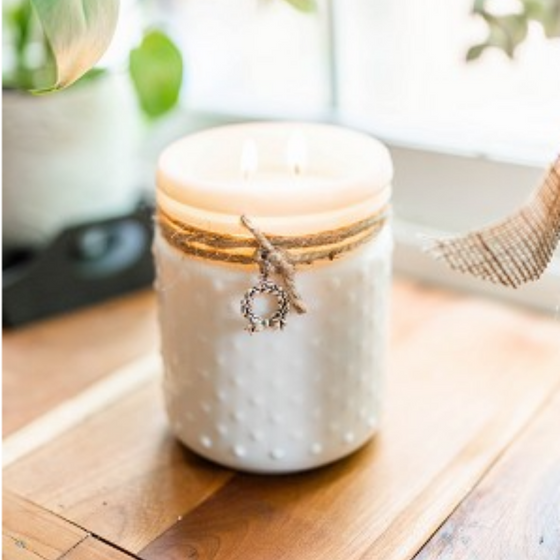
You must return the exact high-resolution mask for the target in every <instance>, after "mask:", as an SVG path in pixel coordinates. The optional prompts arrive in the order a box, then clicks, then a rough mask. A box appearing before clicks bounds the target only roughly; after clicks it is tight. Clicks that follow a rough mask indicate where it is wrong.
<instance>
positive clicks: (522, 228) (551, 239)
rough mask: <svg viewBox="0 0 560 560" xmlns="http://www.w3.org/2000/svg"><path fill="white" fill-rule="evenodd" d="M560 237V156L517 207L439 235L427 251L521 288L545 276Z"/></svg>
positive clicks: (484, 276)
mask: <svg viewBox="0 0 560 560" xmlns="http://www.w3.org/2000/svg"><path fill="white" fill-rule="evenodd" d="M559 240H560V157H559V158H558V159H557V160H556V161H555V162H554V163H553V164H552V165H551V166H550V168H549V169H548V171H547V173H546V175H545V176H544V178H543V181H542V184H541V185H539V187H538V188H537V189H536V190H535V192H534V193H533V195H532V196H531V198H530V199H529V200H528V201H527V203H526V204H525V205H523V206H522V207H521V208H520V209H519V210H518V211H517V212H515V213H514V214H512V215H511V216H509V217H507V218H506V219H504V220H502V221H501V222H499V223H496V224H494V225H490V226H488V227H485V228H482V229H480V230H478V231H473V232H470V233H467V234H466V235H462V236H458V237H453V238H449V239H435V240H431V241H430V242H429V243H428V246H427V251H428V253H429V254H431V255H432V256H433V257H435V258H436V259H438V260H441V261H443V262H445V263H446V264H447V265H449V266H450V267H451V268H452V269H454V270H458V271H459V272H464V273H467V274H470V275H472V276H475V277H477V278H481V279H483V280H489V281H490V282H494V283H496V284H502V285H504V286H509V287H511V288H517V287H518V286H521V285H522V284H525V283H526V282H530V281H533V280H537V279H538V278H540V276H541V275H542V273H543V272H544V270H545V269H546V267H547V266H548V264H549V263H550V261H551V259H552V256H553V254H554V251H555V249H556V247H557V245H558V242H559Z"/></svg>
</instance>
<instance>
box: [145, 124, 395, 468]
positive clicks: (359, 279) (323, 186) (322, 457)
mask: <svg viewBox="0 0 560 560" xmlns="http://www.w3.org/2000/svg"><path fill="white" fill-rule="evenodd" d="M391 178H392V166H391V160H390V157H389V154H388V152H387V150H386V149H385V148H384V146H383V145H382V144H380V143H379V142H377V141H376V140H374V139H372V138H370V137H368V136H366V135H363V134H359V133H357V132H353V131H349V130H345V129H341V128H337V127H332V126H326V125H315V124H299V123H298V124H295V123H282V124H280V123H256V124H246V125H234V126H228V127H223V128H219V129H213V130H209V131H205V132H202V133H198V134H195V135H192V136H189V137H187V138H184V139H182V140H179V141H178V142H176V143H174V144H172V145H171V146H169V147H168V148H167V149H166V150H165V151H164V153H163V154H162V156H161V158H160V161H159V166H158V174H157V186H158V188H157V203H158V228H157V230H158V231H157V234H156V238H155V241H154V252H155V257H156V264H157V289H158V297H159V310H160V324H161V333H162V353H163V358H164V365H165V377H164V393H165V399H166V405H167V410H168V415H169V418H170V423H171V426H172V429H173V430H174V432H175V434H176V435H177V437H178V438H179V439H180V440H181V441H182V442H183V443H185V444H186V445H187V446H188V447H189V448H190V449H192V450H194V451H195V452H197V453H199V454H201V455H203V456H205V457H207V458H209V459H212V460H214V461H216V462H219V463H221V464H224V465H227V466H231V467H234V468H238V469H242V470H248V471H255V472H290V471H297V470H302V469H307V468H312V467H315V466H319V465H322V464H325V463H328V462H331V461H333V460H336V459H338V458H340V457H343V456H345V455H347V454H349V453H351V452H352V451H354V450H355V449H357V448H359V447H360V446H361V445H363V444H364V443H365V442H366V441H368V440H369V439H370V438H371V436H372V435H373V434H374V433H375V431H376V429H377V427H378V421H379V405H380V398H381V391H382V378H383V366H384V354H385V346H386V337H387V325H386V323H387V307H388V295H389V282H390V256H391V248H392V238H391V233H390V228H389V227H388V225H387V224H388V204H389V199H390V191H391V188H390V183H391Z"/></svg>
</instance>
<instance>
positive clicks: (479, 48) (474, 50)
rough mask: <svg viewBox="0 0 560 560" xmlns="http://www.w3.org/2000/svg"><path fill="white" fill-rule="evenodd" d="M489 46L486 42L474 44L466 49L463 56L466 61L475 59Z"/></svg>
mask: <svg viewBox="0 0 560 560" xmlns="http://www.w3.org/2000/svg"><path fill="white" fill-rule="evenodd" d="M488 47H489V45H488V44H486V43H483V44H481V45H475V46H474V47H471V48H470V49H469V50H468V51H467V54H466V56H465V59H466V60H467V62H472V61H473V60H476V59H477V58H480V56H481V55H482V53H483V52H484V51H485V50H486V49H487V48H488Z"/></svg>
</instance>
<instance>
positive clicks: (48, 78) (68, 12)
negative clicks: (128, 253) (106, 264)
mask: <svg viewBox="0 0 560 560" xmlns="http://www.w3.org/2000/svg"><path fill="white" fill-rule="evenodd" d="M3 12H4V21H3V26H4V42H5V45H4V49H5V55H4V58H5V65H4V68H5V70H4V74H3V118H4V124H3V133H4V173H3V175H4V177H3V178H4V194H3V202H4V210H3V219H4V226H3V232H4V244H5V245H7V246H8V247H12V248H22V247H25V248H30V247H31V248H39V247H40V246H42V245H44V244H46V243H48V242H49V241H50V240H52V238H53V237H54V236H56V235H57V234H58V233H59V232H60V231H61V230H62V229H63V228H64V227H66V226H69V225H72V224H76V223H83V222H86V221H91V220H96V219H102V218H107V217H111V216H115V215H120V214H123V213H126V212H129V211H130V210H131V209H132V208H133V207H134V205H135V204H136V203H137V198H138V180H139V178H138V177H136V175H137V173H136V171H135V169H136V165H135V156H136V148H137V143H138V140H139V131H140V124H141V123H140V117H139V110H138V108H140V111H141V113H143V115H144V116H145V117H147V118H149V119H151V118H156V117H159V116H161V115H163V114H165V113H167V112H168V111H170V110H172V109H173V108H174V107H175V105H176V104H177V101H178V99H179V92H180V88H181V82H182V74H183V67H182V60H181V55H180V52H179V50H178V49H177V47H175V45H174V44H173V42H172V41H171V39H170V38H169V37H168V36H167V35H166V34H165V33H164V32H162V31H161V30H158V29H153V28H152V29H148V30H147V31H146V32H145V33H144V34H143V36H142V38H141V40H140V42H139V44H137V45H134V46H133V48H132V49H131V50H130V52H129V58H128V68H127V70H128V72H123V71H118V70H117V71H111V70H109V69H106V68H95V69H93V70H92V69H91V67H92V66H93V65H94V64H95V63H96V62H97V61H98V59H99V58H100V56H101V55H102V54H103V53H104V51H105V49H106V48H107V47H108V45H109V43H110V42H111V38H112V36H113V32H114V30H115V27H116V23H117V17H118V2H117V1H115V0H104V1H103V2H89V3H84V4H83V6H80V3H79V2H68V1H52V0H49V1H41V0H32V1H29V0H15V1H14V0H12V1H10V2H8V3H5V4H4V7H3ZM127 74H128V77H129V78H131V80H127V79H126V78H127ZM72 84H75V85H74V87H72V88H70V89H68V91H63V92H62V91H61V92H60V93H57V95H46V93H49V92H54V91H59V90H63V89H65V88H67V87H68V86H69V85H72ZM134 94H136V98H137V100H138V102H137V101H136V100H135V99H134Z"/></svg>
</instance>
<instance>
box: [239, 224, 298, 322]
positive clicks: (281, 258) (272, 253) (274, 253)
mask: <svg viewBox="0 0 560 560" xmlns="http://www.w3.org/2000/svg"><path fill="white" fill-rule="evenodd" d="M241 223H242V224H243V226H244V227H245V228H246V229H247V230H248V231H250V232H251V234H252V235H253V237H254V238H255V239H256V241H257V243H258V244H259V246H258V247H257V250H256V255H255V260H256V261H257V263H258V264H259V267H260V269H261V273H262V274H263V276H267V275H268V274H269V273H270V270H271V269H272V270H273V271H274V272H276V273H277V274H278V275H279V276H280V277H281V278H282V280H283V281H284V285H285V289H286V293H287V294H288V298H289V299H290V304H291V305H292V307H293V308H294V309H295V310H296V311H297V312H298V313H299V314H300V315H301V314H303V313H307V306H306V305H305V303H304V301H303V299H302V297H301V295H300V294H299V292H298V290H297V288H296V281H295V272H296V267H295V265H294V263H293V260H292V257H290V256H289V255H288V254H287V253H286V252H285V251H282V249H279V248H278V247H275V246H274V245H273V244H272V243H271V242H270V240H269V239H268V238H267V237H266V235H265V234H264V233H263V232H262V231H261V230H260V229H259V228H258V227H257V226H255V225H254V224H253V222H252V221H251V220H250V219H249V218H248V217H247V216H245V215H243V216H241Z"/></svg>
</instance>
